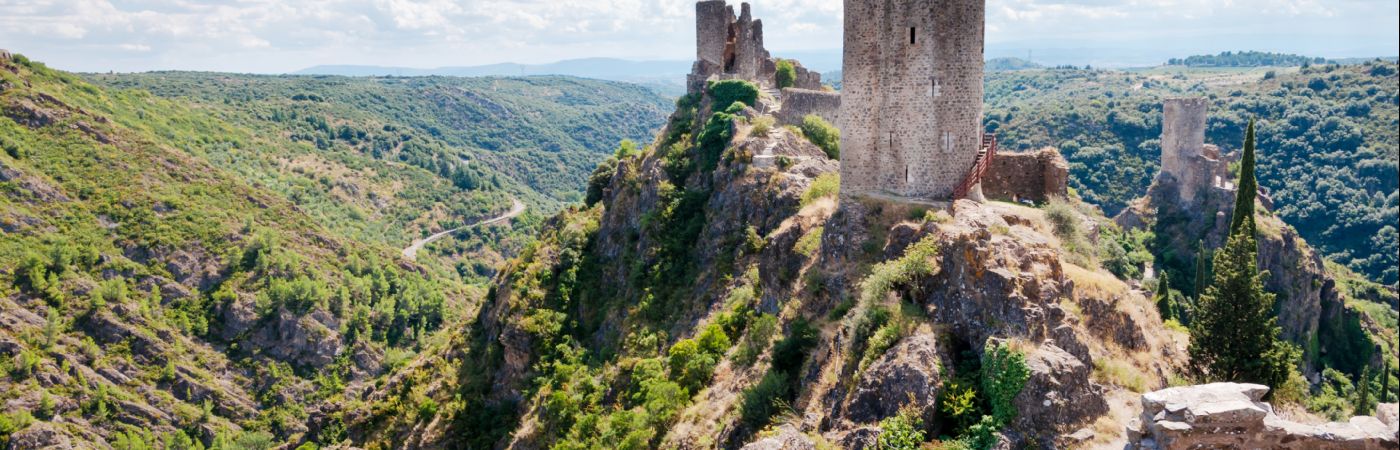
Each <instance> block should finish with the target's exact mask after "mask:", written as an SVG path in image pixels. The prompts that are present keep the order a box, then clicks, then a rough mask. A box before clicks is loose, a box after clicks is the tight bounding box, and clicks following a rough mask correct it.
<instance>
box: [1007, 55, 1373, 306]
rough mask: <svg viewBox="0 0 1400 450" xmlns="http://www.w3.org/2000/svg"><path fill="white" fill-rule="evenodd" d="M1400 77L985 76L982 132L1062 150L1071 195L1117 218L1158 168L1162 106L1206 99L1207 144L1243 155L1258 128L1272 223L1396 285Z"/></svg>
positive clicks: (1353, 72)
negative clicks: (1250, 130)
mask: <svg viewBox="0 0 1400 450" xmlns="http://www.w3.org/2000/svg"><path fill="white" fill-rule="evenodd" d="M1397 90H1400V87H1397V67H1396V64H1395V63H1393V62H1381V61H1372V62H1367V63H1364V64H1356V65H1313V66H1306V67H1299V68H1278V69H1267V70H1265V69H1254V70H1243V69H1216V70H1211V69H1190V68H1175V69H1174V68H1158V69H1148V70H1138V71H1108V70H1081V69H1048V70H1030V71H1015V72H992V73H989V74H988V76H987V107H986V114H985V121H986V126H987V130H988V131H992V132H996V133H997V134H998V137H999V139H1000V141H1001V142H1002V143H1003V145H1004V146H1005V147H1007V148H1010V149H1022V150H1028V149H1034V148H1039V147H1042V146H1055V147H1058V148H1059V149H1060V150H1061V152H1063V153H1064V155H1065V157H1066V158H1067V159H1068V160H1069V162H1070V171H1071V175H1072V176H1071V180H1070V183H1071V186H1072V187H1074V188H1075V190H1076V191H1077V192H1078V193H1079V195H1080V196H1082V197H1083V198H1084V199H1086V200H1088V201H1089V202H1091V203H1094V204H1097V205H1099V206H1101V207H1102V208H1104V210H1105V211H1107V212H1108V213H1109V214H1116V213H1117V212H1118V211H1119V210H1121V209H1122V208H1123V207H1124V205H1125V204H1126V202H1128V201H1130V200H1132V199H1134V198H1137V197H1140V196H1141V195H1143V193H1144V192H1145V191H1146V189H1147V186H1148V185H1149V184H1150V183H1151V182H1152V178H1153V177H1154V176H1155V175H1156V173H1157V171H1158V167H1159V163H1158V161H1159V158H1160V146H1159V142H1158V139H1159V138H1160V135H1161V101H1162V99H1164V98H1170V97H1182V96H1201V97H1206V98H1208V99H1210V101H1211V104H1210V117H1209V121H1208V124H1207V130H1206V142H1208V143H1212V144H1216V145H1219V146H1220V147H1221V148H1222V149H1223V150H1224V151H1226V152H1230V151H1237V150H1239V148H1240V145H1241V139H1242V136H1244V126H1245V124H1246V122H1247V121H1248V120H1249V119H1251V118H1253V119H1257V120H1258V121H1259V136H1260V141H1259V179H1260V182H1261V185H1262V186H1263V187H1265V188H1267V189H1268V190H1269V191H1270V192H1271V196H1272V198H1273V201H1274V203H1275V205H1276V211H1275V213H1276V214H1278V215H1279V216H1280V217H1282V218H1283V219H1284V221H1285V222H1287V223H1288V224H1289V225H1292V226H1293V227H1295V228H1297V229H1298V231H1299V233H1300V234H1301V235H1302V236H1303V237H1304V238H1306V239H1307V241H1308V242H1309V243H1311V244H1312V245H1313V246H1315V247H1317V248H1318V249H1320V250H1321V251H1322V252H1323V253H1324V254H1325V255H1326V256H1327V257H1329V258H1331V259H1333V260H1335V261H1337V262H1339V263H1342V264H1344V265H1346V266H1347V267H1350V268H1351V269H1353V270H1355V271H1357V272H1359V273H1362V274H1364V275H1365V276H1367V277H1369V278H1371V279H1373V280H1375V281H1378V282H1382V283H1385V284H1394V283H1395V282H1396V279H1397V269H1396V267H1397V256H1396V255H1397V253H1400V247H1397V245H1400V244H1397V241H1400V237H1398V236H1397V233H1396V223H1397V221H1398V220H1400V218H1398V217H1400V194H1397V186H1398V185H1400V174H1398V173H1397V169H1396V167H1397V166H1396V165H1397V148H1400V142H1398V141H1397V139H1400V138H1397V136H1396V131H1395V130H1396V129H1397V126H1400V119H1398V118H1397V117H1398V116H1397V93H1398V92H1397Z"/></svg>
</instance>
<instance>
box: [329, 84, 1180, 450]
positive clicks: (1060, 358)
mask: <svg viewBox="0 0 1400 450" xmlns="http://www.w3.org/2000/svg"><path fill="white" fill-rule="evenodd" d="M692 100H698V101H696V102H695V103H693V104H686V103H684V102H683V104H682V106H681V108H680V111H678V112H677V114H676V115H675V116H673V120H672V122H671V125H670V126H669V127H668V128H667V129H666V130H663V131H662V133H661V135H660V136H659V137H658V139H657V141H656V142H654V143H653V144H652V145H651V146H650V147H649V148H648V149H647V150H646V151H644V152H643V153H642V154H640V155H634V156H628V157H625V158H622V159H621V160H619V161H617V162H616V163H615V165H605V166H604V167H606V168H607V169H606V171H605V172H603V173H602V174H603V176H601V177H600V176H598V175H595V179H600V180H604V182H603V183H604V184H603V185H601V186H599V189H598V192H599V193H600V195H599V201H598V202H597V204H596V205H593V206H590V207H586V208H578V209H575V210H570V211H566V212H565V213H562V214H561V215H560V216H558V217H556V218H555V219H553V220H551V221H550V223H549V224H547V225H546V226H545V229H544V231H543V232H542V234H541V237H540V241H539V244H538V245H536V246H532V247H531V248H529V249H527V250H526V251H525V252H524V253H523V254H522V255H521V256H520V257H519V258H517V259H516V260H514V261H512V262H511V263H510V264H509V265H507V267H506V268H505V269H504V270H503V271H502V272H501V273H500V275H499V276H498V277H497V279H496V283H495V288H494V289H493V292H492V295H491V296H490V297H489V300H488V302H487V304H486V305H485V306H483V308H482V310H481V313H480V314H479V318H478V319H477V321H476V322H475V325H474V327H476V328H475V331H473V333H472V337H470V338H468V339H466V341H465V342H463V343H462V346H463V347H464V348H463V349H456V350H445V351H443V352H442V353H439V355H440V356H435V357H431V358H428V359H429V360H434V359H438V360H440V361H445V364H455V365H458V366H457V367H459V369H456V370H457V373H458V377H457V378H456V380H457V381H455V382H453V381H447V382H441V383H439V382H435V381H433V379H431V378H426V377H423V376H421V375H420V376H414V375H404V376H398V377H395V379H394V381H391V382H390V383H389V384H388V386H386V387H385V388H384V389H381V390H379V391H377V392H379V393H376V394H374V395H372V398H378V399H382V400H383V401H386V402H387V401H392V399H395V398H399V399H404V398H411V397H412V396H414V395H426V396H428V397H431V398H437V399H440V400H439V401H451V400H450V399H452V398H457V399H462V400H460V401H462V402H463V403H461V404H460V406H456V405H454V406H452V407H444V408H443V411H440V412H438V413H436V414H433V415H429V416H422V417H418V418H417V419H414V420H413V422H412V423H406V422H404V421H403V420H397V419H394V418H383V417H376V416H374V415H373V413H370V414H368V415H365V416H363V417H361V419H357V420H358V421H360V423H361V424H362V425H361V426H356V427H353V428H355V429H357V430H362V431H356V432H352V434H354V435H359V436H361V437H360V438H359V439H360V441H363V442H366V443H370V442H380V443H389V442H396V443H397V444H396V445H394V447H398V448H443V447H455V446H462V445H468V446H471V445H475V446H481V447H486V446H495V447H505V448H519V449H529V448H551V447H556V446H560V445H563V444H564V443H565V442H566V441H567V442H569V443H570V445H579V446H584V447H587V446H590V445H595V444H589V442H599V443H600V444H597V445H603V446H607V444H601V443H610V444H611V445H620V444H617V441H608V440H606V439H607V436H613V435H616V436H622V435H626V436H629V438H628V439H636V440H629V441H627V442H633V443H640V444H639V445H640V446H641V447H658V448H683V449H688V448H719V447H723V448H739V447H742V446H745V445H749V446H750V447H751V448H815V447H816V446H818V445H826V444H828V443H834V444H838V445H841V446H844V447H847V448H862V447H869V446H870V445H873V443H874V442H875V440H876V439H878V437H879V436H880V434H881V433H882V432H883V428H882V427H883V425H882V422H883V421H885V420H886V419H890V418H891V417H894V416H897V415H900V414H901V411H913V413H912V414H914V415H915V416H917V417H918V418H920V419H922V422H923V423H922V425H921V426H920V429H921V430H922V431H923V432H925V433H926V436H928V437H933V436H936V435H937V434H936V433H943V434H948V435H951V434H956V433H959V432H961V431H960V430H961V428H960V426H959V425H957V424H955V423H954V422H953V420H952V419H951V418H950V416H949V414H948V413H947V412H944V411H942V410H940V404H942V403H944V402H946V400H944V399H943V397H944V394H945V391H946V390H947V389H948V386H950V385H952V383H963V384H964V385H968V383H969V382H968V381H966V380H974V381H972V382H971V383H972V384H976V381H975V380H977V379H978V374H979V373H984V375H985V373H990V372H986V371H992V370H993V369H986V371H984V370H983V369H979V368H978V364H979V361H981V360H984V359H986V358H988V356H987V355H986V354H985V352H987V351H988V350H987V349H992V348H997V349H1009V350H1005V351H1007V352H1010V354H1014V355H1017V356H1016V357H1015V358H1016V361H1020V362H1018V363H1016V364H1018V365H1019V366H1018V367H1023V368H1024V374H1025V376H1024V380H1022V382H1021V383H1019V384H1018V385H1017V386H1016V387H1017V389H1016V390H1014V391H1008V394H1007V395H1010V397H1009V398H1006V399H1004V400H1005V401H1006V402H1007V403H1006V404H1007V405H1012V406H1014V409H1015V411H1016V413H1014V414H1012V415H1011V417H1008V420H1007V421H1006V422H1004V423H1000V424H999V425H998V429H997V430H996V433H995V434H994V435H993V436H995V438H994V439H996V440H999V441H1002V442H1004V443H1006V444H1008V445H1017V446H1020V445H1028V446H1065V445H1071V444H1077V445H1078V444H1086V443H1092V442H1100V443H1104V442H1111V441H1113V439H1115V438H1116V437H1117V436H1116V433H1115V434H1114V435H1112V436H1110V435H1101V436H1096V433H1102V431H1101V430H1102V429H1104V427H1102V426H1099V425H1096V424H1099V423H1101V422H1106V423H1121V422H1122V421H1126V420H1127V419H1128V417H1127V416H1126V415H1122V414H1120V413H1118V412H1114V411H1112V408H1111V405H1110V404H1109V402H1108V399H1109V398H1112V397H1113V396H1115V395H1119V394H1117V393H1121V392H1124V391H1126V389H1128V388H1127V386H1131V387H1133V388H1136V389H1140V388H1142V387H1149V388H1150V387H1156V386H1161V385H1163V384H1165V382H1166V377H1167V374H1169V373H1173V372H1175V371H1176V369H1177V368H1178V367H1179V366H1181V365H1182V364H1183V363H1184V345H1183V344H1182V337H1181V336H1180V335H1179V334H1176V333H1175V332H1172V331H1168V330H1166V329H1164V328H1163V327H1162V325H1161V319H1160V318H1159V317H1157V313H1156V311H1155V308H1154V307H1153V306H1152V304H1151V302H1149V301H1148V300H1147V299H1146V298H1145V297H1144V296H1143V294H1142V293H1141V292H1138V291H1135V290H1133V289H1131V288H1129V287H1128V285H1127V284H1125V283H1124V282H1123V281H1121V280H1118V279H1116V278H1114V277H1113V276H1112V275H1110V274H1109V273H1108V272H1105V271H1103V270H1101V269H1097V268H1085V267H1080V266H1076V265H1073V264H1069V263H1067V262H1065V252H1066V250H1064V247H1063V246H1062V244H1061V243H1060V241H1059V239H1058V238H1057V237H1056V236H1055V234H1054V232H1053V231H1052V227H1051V226H1050V225H1049V224H1048V222H1047V220H1046V219H1045V214H1044V213H1043V212H1042V211H1040V210H1038V209H1034V208H1027V207H1023V206H1018V205H1010V204H978V203H973V202H968V201H960V202H958V203H956V204H954V205H952V206H951V207H950V208H946V209H942V210H939V209H930V208H928V207H926V206H922V205H917V204H907V203H898V202H887V201H882V200H874V199H864V198H837V195H836V190H835V189H836V186H837V185H836V183H837V182H838V178H837V176H836V172H837V170H838V162H837V161H834V160H831V159H828V158H827V156H826V155H825V153H824V152H823V151H822V150H821V149H819V148H817V147H816V146H814V145H812V144H811V143H809V142H807V141H806V139H804V138H802V137H801V136H800V135H799V134H796V131H795V130H791V129H785V128H772V129H767V130H764V129H763V128H765V127H755V126H754V125H753V124H755V123H762V122H764V121H765V120H766V119H764V118H762V115H761V114H760V113H759V112H757V111H755V110H753V109H749V108H745V109H743V110H741V111H738V112H735V113H733V114H732V115H730V116H728V119H727V120H729V121H730V122H729V123H727V124H725V123H717V122H716V117H719V116H717V115H715V114H714V113H713V112H712V111H711V107H710V105H709V104H710V102H711V99H710V98H709V97H708V96H706V97H703V98H698V99H692ZM721 132H722V133H723V137H722V139H720V140H718V141H716V140H714V139H713V138H714V134H713V133H721ZM716 142H717V145H712V144H715V143H716ZM710 157H713V159H707V158H710ZM707 161H708V162H707ZM711 163H712V164H713V166H710V167H707V166H708V165H709V164H711ZM610 164H612V163H610ZM1076 220H1082V221H1084V222H1085V224H1084V225H1085V227H1090V228H1092V227H1091V226H1090V225H1091V222H1095V221H1105V220H1106V219H1103V218H1102V217H1099V218H1097V219H1095V218H1092V217H1088V216H1081V217H1077V218H1076ZM720 336H722V338H721V337H720ZM697 347H698V350H689V349H696V348H697ZM998 351H1001V350H998ZM692 355H694V356H692ZM585 361H587V363H586V364H584V363H583V362H585ZM423 364H424V365H423V366H422V367H423V370H422V372H425V373H441V372H442V371H443V369H434V368H432V366H433V364H434V363H432V362H424V363H423ZM436 364H443V362H439V363H436ZM1105 367H1111V368H1116V370H1117V371H1120V372H1124V373H1131V374H1138V375H1134V376H1136V377H1138V378H1139V379H1138V380H1136V381H1133V380H1127V379H1124V378H1123V377H1121V376H1118V375H1114V373H1113V372H1114V371H1113V370H1103V369H1101V368H1105ZM409 372H416V370H410V371H409ZM697 374H698V375H697ZM696 380H698V381H700V383H696V384H692V383H693V382H694V381H696ZM423 384H428V385H430V388H429V389H428V390H426V391H423V390H421V389H413V390H411V391H410V392H421V393H422V394H416V393H410V394H408V395H409V397H404V394H396V393H395V392H403V389H411V387H412V386H419V385H423ZM655 389H673V390H671V391H667V392H671V394H667V395H665V396H660V397H656V396H653V394H652V393H653V392H655V391H654V390H655ZM978 389H980V388H978ZM980 395H991V394H989V393H984V394H980ZM663 398H664V399H665V400H664V401H663ZM399 401H402V400H399ZM984 402H985V403H984ZM989 402H992V400H991V399H990V398H988V399H982V398H981V397H979V398H978V399H977V400H975V401H973V403H971V405H972V408H974V409H976V410H977V411H981V410H983V408H987V406H984V405H986V404H989ZM483 413H485V414H483ZM978 414H981V413H980V412H979V413H978ZM620 415H621V416H620ZM487 416H489V417H487ZM1120 416H1122V417H1120ZM989 420H990V419H989ZM393 423H397V425H391V426H387V427H386V426H385V424H393ZM603 423H606V424H608V425H594V424H603ZM386 429H387V430H388V431H385V430H386ZM629 430H630V431H629ZM1095 430H1100V431H1095ZM492 433H494V434H492ZM609 433H612V434H609ZM619 433H620V434H619ZM424 435H426V436H435V437H433V438H430V439H426V440H425V439H423V438H421V437H415V438H407V437H408V436H424ZM389 436H399V437H401V438H405V439H398V438H395V439H388V438H387V437H389ZM618 439H621V438H618ZM468 440H470V441H468ZM357 442H358V441H357ZM628 445H632V444H628Z"/></svg>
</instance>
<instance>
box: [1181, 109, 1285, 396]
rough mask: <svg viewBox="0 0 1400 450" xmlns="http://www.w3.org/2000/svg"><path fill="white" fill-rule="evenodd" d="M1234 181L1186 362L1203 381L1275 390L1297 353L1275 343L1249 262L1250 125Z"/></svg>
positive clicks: (1270, 306)
mask: <svg viewBox="0 0 1400 450" xmlns="http://www.w3.org/2000/svg"><path fill="white" fill-rule="evenodd" d="M1240 178H1241V183H1240V190H1239V192H1238V193H1237V196H1236V199H1235V205H1236V206H1235V213H1236V216H1235V219H1234V220H1232V221H1231V224H1230V230H1231V231H1230V237H1229V238H1228V239H1227V240H1226V243H1225V247H1224V248H1221V249H1220V250H1219V251H1216V252H1215V257H1214V259H1213V261H1214V264H1212V268H1213V271H1214V276H1213V278H1212V281H1211V284H1210V286H1208V287H1207V288H1206V289H1205V293H1204V294H1202V295H1201V296H1200V299H1199V300H1198V301H1197V304H1196V309H1195V313H1194V315H1193V317H1192V320H1191V328H1190V329H1191V345H1190V349H1189V350H1190V353H1191V363H1192V365H1193V366H1194V368H1195V369H1196V371H1197V373H1198V374H1199V375H1200V376H1201V377H1202V378H1203V379H1205V380H1209V381H1240V382H1252V383H1261V384H1266V385H1269V386H1274V387H1277V386H1280V385H1282V384H1283V382H1284V381H1286V380H1287V379H1288V375H1289V370H1290V369H1291V365H1292V364H1294V363H1295V361H1296V360H1297V358H1298V354H1299V351H1298V349H1297V348H1296V347H1294V346H1292V345H1290V344H1288V343H1285V342H1283V341H1282V340H1280V339H1279V333H1280V329H1279V326H1278V319H1277V318H1276V317H1275V316H1274V294H1272V293H1269V292H1266V291H1265V290H1264V280H1263V279H1264V274H1262V273H1260V272H1259V266H1258V262H1257V261H1256V259H1255V258H1256V255H1257V254H1258V241H1257V240H1256V237H1255V224H1254V215H1253V211H1254V208H1253V205H1254V196H1255V193H1256V191H1255V187H1254V185H1255V181H1254V125H1253V124H1252V123H1251V124H1250V127H1249V131H1248V134H1247V136H1246V138H1245V156H1244V160H1242V163H1241V165H1240ZM1241 213H1243V214H1244V215H1240V214H1241Z"/></svg>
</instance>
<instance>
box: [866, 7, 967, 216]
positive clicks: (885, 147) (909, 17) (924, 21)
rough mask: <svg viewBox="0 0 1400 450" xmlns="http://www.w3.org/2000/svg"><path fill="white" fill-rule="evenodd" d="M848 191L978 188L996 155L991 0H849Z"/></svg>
mask: <svg viewBox="0 0 1400 450" xmlns="http://www.w3.org/2000/svg"><path fill="white" fill-rule="evenodd" d="M845 9H846V12H845V49H844V55H843V64H842V67H843V71H844V74H843V78H844V80H843V84H844V87H843V92H842V93H841V97H842V98H841V113H840V116H841V117H840V120H841V123H840V128H841V154H842V158H841V191H842V194H843V195H850V194H874V195H885V196H894V197H901V198H909V199H917V200H949V199H954V198H957V197H962V196H965V195H968V194H972V195H973V196H974V197H977V196H980V187H979V186H977V184H978V182H979V181H980V180H979V179H980V177H981V176H982V175H983V174H985V172H986V166H987V163H988V160H989V159H990V158H991V156H992V154H994V153H995V146H994V145H995V139H994V138H992V137H990V136H985V135H984V134H983V133H982V130H983V127H982V94H983V88H982V71H983V65H984V62H983V43H984V42H983V41H984V32H985V24H984V19H985V10H986V5H985V0H943V1H933V0H887V1H872V0H845Z"/></svg>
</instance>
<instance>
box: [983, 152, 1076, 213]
mask: <svg viewBox="0 0 1400 450" xmlns="http://www.w3.org/2000/svg"><path fill="white" fill-rule="evenodd" d="M1068 191H1069V163H1068V162H1067V161H1065V157H1064V156H1061V155H1060V151H1059V150H1056V149H1054V148H1050V147H1046V148H1043V149H1040V150H1037V151H1033V152H1024V153H1009V152H1008V153H997V154H996V157H995V158H992V166H991V168H990V169H988V170H987V175H986V176H984V177H983V178H982V195H984V196H986V197H987V198H990V199H995V200H1008V201H1019V200H1030V201H1033V202H1037V203H1042V202H1045V201H1048V200H1050V198H1051V197H1060V198H1064V197H1065V196H1066V195H1068Z"/></svg>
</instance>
